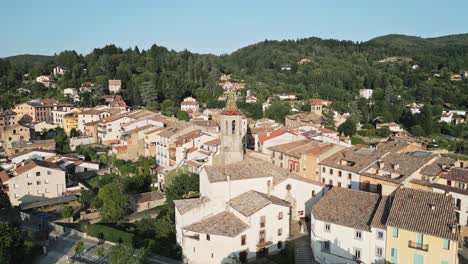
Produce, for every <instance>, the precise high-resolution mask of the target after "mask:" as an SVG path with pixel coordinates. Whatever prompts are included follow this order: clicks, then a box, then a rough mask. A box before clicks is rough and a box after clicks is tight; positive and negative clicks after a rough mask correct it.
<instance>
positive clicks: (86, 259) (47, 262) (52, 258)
mask: <svg viewBox="0 0 468 264" xmlns="http://www.w3.org/2000/svg"><path fill="white" fill-rule="evenodd" d="M78 241H83V244H84V246H85V252H84V253H83V254H82V258H81V260H79V261H77V260H75V263H87V264H104V263H107V262H108V261H107V257H108V256H107V254H108V252H109V249H110V247H111V246H112V245H111V244H108V243H105V244H102V245H99V244H98V243H97V242H96V241H94V240H90V239H83V238H81V237H79V236H77V235H72V234H62V235H60V236H58V237H57V239H56V240H51V241H50V242H49V245H48V252H47V254H46V255H42V256H40V257H39V258H38V260H37V261H36V263H37V264H52V263H59V264H65V263H67V261H68V260H69V259H71V257H72V256H75V249H74V245H75V244H76V242H78ZM101 246H102V247H104V248H105V256H104V257H103V258H98V257H97V249H98V248H99V247H101Z"/></svg>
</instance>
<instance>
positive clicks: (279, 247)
mask: <svg viewBox="0 0 468 264" xmlns="http://www.w3.org/2000/svg"><path fill="white" fill-rule="evenodd" d="M282 248H283V242H282V241H278V249H282Z"/></svg>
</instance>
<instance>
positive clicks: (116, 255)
mask: <svg viewBox="0 0 468 264" xmlns="http://www.w3.org/2000/svg"><path fill="white" fill-rule="evenodd" d="M144 257H145V252H144V251H143V250H141V249H134V248H133V247H132V246H130V245H127V244H117V245H115V246H113V247H111V248H110V250H109V263H110V264H140V263H143V261H144Z"/></svg>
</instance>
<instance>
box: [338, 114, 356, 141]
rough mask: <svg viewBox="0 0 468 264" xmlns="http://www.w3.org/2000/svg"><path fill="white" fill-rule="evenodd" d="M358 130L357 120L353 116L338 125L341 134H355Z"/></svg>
mask: <svg viewBox="0 0 468 264" xmlns="http://www.w3.org/2000/svg"><path fill="white" fill-rule="evenodd" d="M356 131H357V129H356V122H355V121H354V120H353V119H352V118H348V119H347V120H346V122H344V123H343V124H341V125H340V126H339V127H338V132H339V133H340V134H344V135H345V136H347V137H350V136H353V135H355V134H356Z"/></svg>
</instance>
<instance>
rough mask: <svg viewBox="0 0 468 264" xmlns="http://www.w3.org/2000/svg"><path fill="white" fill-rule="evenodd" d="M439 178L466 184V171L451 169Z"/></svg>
mask: <svg viewBox="0 0 468 264" xmlns="http://www.w3.org/2000/svg"><path fill="white" fill-rule="evenodd" d="M441 178H444V179H447V180H450V181H458V182H464V183H468V169H462V168H452V169H450V170H449V172H447V173H446V174H444V175H442V176H441Z"/></svg>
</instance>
